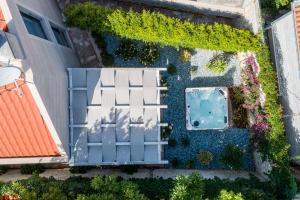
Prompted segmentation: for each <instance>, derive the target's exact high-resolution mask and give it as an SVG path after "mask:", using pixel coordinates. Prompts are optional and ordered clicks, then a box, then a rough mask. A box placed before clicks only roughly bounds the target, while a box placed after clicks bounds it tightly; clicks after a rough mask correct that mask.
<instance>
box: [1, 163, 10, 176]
mask: <svg viewBox="0 0 300 200" xmlns="http://www.w3.org/2000/svg"><path fill="white" fill-rule="evenodd" d="M8 169H9V167H8V166H7V165H1V166H0V175H1V174H5V173H6V172H7V171H8Z"/></svg>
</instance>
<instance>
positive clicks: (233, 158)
mask: <svg viewBox="0 0 300 200" xmlns="http://www.w3.org/2000/svg"><path fill="white" fill-rule="evenodd" d="M243 157H244V152H243V150H242V149H240V148H239V147H238V146H236V145H233V144H227V145H226V146H225V148H224V150H223V152H222V153H221V156H220V162H221V163H223V164H224V165H225V166H226V167H229V168H230V169H240V168H241V167H242V163H243Z"/></svg>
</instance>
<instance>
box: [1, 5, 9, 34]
mask: <svg viewBox="0 0 300 200" xmlns="http://www.w3.org/2000/svg"><path fill="white" fill-rule="evenodd" d="M0 30H1V31H8V28H7V24H6V22H5V18H4V15H3V12H2V9H1V8H0Z"/></svg>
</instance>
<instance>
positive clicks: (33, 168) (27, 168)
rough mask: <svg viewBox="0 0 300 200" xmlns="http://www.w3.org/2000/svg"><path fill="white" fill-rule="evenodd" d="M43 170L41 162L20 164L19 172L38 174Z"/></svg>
mask: <svg viewBox="0 0 300 200" xmlns="http://www.w3.org/2000/svg"><path fill="white" fill-rule="evenodd" d="M44 171H45V167H44V166H43V165H41V164H33V165H22V166H21V174H40V173H43V172H44Z"/></svg>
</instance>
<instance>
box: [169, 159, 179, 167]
mask: <svg viewBox="0 0 300 200" xmlns="http://www.w3.org/2000/svg"><path fill="white" fill-rule="evenodd" d="M170 163H171V165H172V167H173V168H176V167H178V165H179V164H180V161H179V160H178V158H173V159H172V160H171V161H170Z"/></svg>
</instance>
